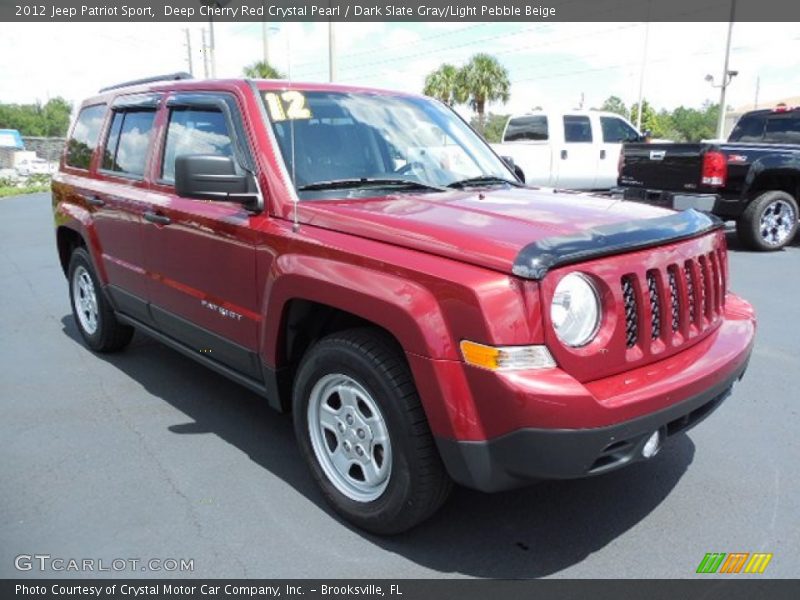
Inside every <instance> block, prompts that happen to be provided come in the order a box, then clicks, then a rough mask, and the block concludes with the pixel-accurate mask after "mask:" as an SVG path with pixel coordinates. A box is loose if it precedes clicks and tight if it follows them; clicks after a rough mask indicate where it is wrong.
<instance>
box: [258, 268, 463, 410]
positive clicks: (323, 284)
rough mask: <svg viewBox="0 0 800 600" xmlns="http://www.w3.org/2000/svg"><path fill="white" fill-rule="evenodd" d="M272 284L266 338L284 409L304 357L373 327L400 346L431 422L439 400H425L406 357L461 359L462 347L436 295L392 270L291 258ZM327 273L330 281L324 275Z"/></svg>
mask: <svg viewBox="0 0 800 600" xmlns="http://www.w3.org/2000/svg"><path fill="white" fill-rule="evenodd" d="M276 263H277V264H276V265H275V267H274V268H273V269H272V271H271V273H270V276H269V278H268V281H267V284H266V288H265V293H264V301H263V310H264V313H263V314H265V315H267V318H266V319H265V320H264V323H265V325H264V327H263V328H262V335H261V355H262V359H263V360H264V362H265V368H267V369H271V370H272V369H274V371H275V373H276V375H277V376H276V381H277V389H275V390H273V391H272V393H276V394H277V395H278V396H279V398H280V401H279V404H280V408H281V409H282V410H288V409H289V408H290V398H291V394H290V391H291V383H292V381H293V378H294V373H295V372H296V369H297V366H298V365H299V362H300V360H301V359H302V356H303V355H304V353H305V352H306V351H307V350H308V348H310V347H311V345H312V344H313V343H314V342H315V341H316V340H318V339H321V338H322V337H324V336H325V335H328V334H330V333H334V332H336V331H342V330H344V329H350V328H355V327H372V328H375V329H376V330H378V331H381V332H383V333H384V334H385V335H386V336H388V337H389V338H391V339H392V340H393V341H394V343H396V344H397V347H398V350H399V351H400V353H401V354H403V356H404V359H406V362H407V363H409V368H410V369H411V371H412V375H413V376H414V379H415V381H416V382H417V384H418V385H417V387H418V389H419V391H420V395H421V399H422V403H423V407H424V408H425V411H426V413H427V414H428V416H429V418H430V416H431V411H432V410H433V412H438V411H436V410H435V409H432V404H433V403H435V402H437V400H438V399H436V398H431V397H427V398H426V397H425V396H424V395H423V393H422V390H423V387H424V386H420V385H419V382H418V377H419V376H420V374H419V373H417V372H415V369H414V368H413V366H412V365H411V364H410V363H411V361H408V360H407V357H406V354H408V353H410V354H413V355H417V356H426V357H431V358H451V359H452V358H454V357H455V356H456V355H455V345H454V343H453V341H452V338H451V335H450V332H449V328H448V326H447V323H446V321H445V318H444V315H443V314H442V312H441V309H440V306H439V304H438V302H437V300H436V299H435V298H434V296H433V294H432V293H431V292H430V291H429V290H427V289H425V288H424V287H423V286H421V285H419V284H416V283H414V282H409V281H408V280H405V279H401V278H399V277H396V276H393V275H391V274H387V273H385V272H380V271H373V270H369V269H363V268H361V267H357V266H354V265H352V264H344V263H339V262H336V261H331V260H328V259H316V258H313V257H300V256H287V255H284V256H282V257H280V258H279V259H278V260H277V261H276ZM323 274H324V276H322V275H323Z"/></svg>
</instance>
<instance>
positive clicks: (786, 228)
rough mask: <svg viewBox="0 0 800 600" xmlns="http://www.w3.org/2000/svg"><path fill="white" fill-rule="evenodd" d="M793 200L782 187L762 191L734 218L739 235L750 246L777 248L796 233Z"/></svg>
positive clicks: (753, 247)
mask: <svg viewBox="0 0 800 600" xmlns="http://www.w3.org/2000/svg"><path fill="white" fill-rule="evenodd" d="M797 219H798V210H797V201H796V200H795V199H794V198H792V196H791V195H789V194H787V193H786V192H782V191H771V192H764V193H763V194H761V195H760V196H758V197H757V198H756V199H754V200H753V201H752V202H750V204H749V205H748V206H747V208H746V209H745V211H744V213H742V216H741V217H740V218H739V220H738V221H737V222H736V232H737V234H738V235H739V239H740V240H741V241H742V242H743V243H744V244H745V245H746V246H748V247H749V248H752V249H753V250H762V251H763V250H780V249H781V248H783V247H784V246H785V245H786V244H788V243H790V242H791V241H792V240H793V239H794V236H795V235H796V234H797V222H798V221H797Z"/></svg>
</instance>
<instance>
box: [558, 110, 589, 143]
mask: <svg viewBox="0 0 800 600" xmlns="http://www.w3.org/2000/svg"><path fill="white" fill-rule="evenodd" d="M564 141H565V142H571V143H587V142H588V143H591V141H592V125H591V123H590V122H589V117H584V116H579V115H567V116H565V117H564Z"/></svg>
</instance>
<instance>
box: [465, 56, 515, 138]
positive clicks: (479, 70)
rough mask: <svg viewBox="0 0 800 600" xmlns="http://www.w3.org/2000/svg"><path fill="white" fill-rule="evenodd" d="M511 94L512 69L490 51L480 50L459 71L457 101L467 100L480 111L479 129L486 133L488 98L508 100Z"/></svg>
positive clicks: (478, 113)
mask: <svg viewBox="0 0 800 600" xmlns="http://www.w3.org/2000/svg"><path fill="white" fill-rule="evenodd" d="M510 96H511V82H510V81H509V79H508V71H507V70H506V68H505V67H503V65H501V64H500V63H499V62H498V60H497V59H496V58H495V57H493V56H490V55H488V54H484V53H479V54H475V55H474V56H473V57H472V58H470V60H469V62H468V63H467V64H466V65H464V66H463V67H462V68H461V69H460V70H459V71H458V76H457V83H456V94H455V97H456V101H457V102H459V103H463V102H467V103H469V105H470V106H471V107H472V110H474V111H475V112H476V113H477V116H478V122H477V124H478V127H477V129H478V131H479V132H481V133H483V132H484V130H485V124H486V118H485V116H486V104H487V103H488V102H497V101H501V102H503V103H504V104H505V103H506V102H508V99H509V98H510Z"/></svg>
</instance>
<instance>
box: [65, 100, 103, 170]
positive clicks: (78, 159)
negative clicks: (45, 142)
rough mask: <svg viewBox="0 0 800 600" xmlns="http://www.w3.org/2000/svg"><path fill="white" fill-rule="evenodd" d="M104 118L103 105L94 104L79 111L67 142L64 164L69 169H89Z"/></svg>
mask: <svg viewBox="0 0 800 600" xmlns="http://www.w3.org/2000/svg"><path fill="white" fill-rule="evenodd" d="M105 116H106V105H105V104H96V105H95V106H87V107H86V108H83V109H81V112H80V113H79V114H78V119H77V120H76V121H75V127H73V128H72V136H71V137H70V138H69V141H68V142H67V156H66V163H67V164H68V165H69V166H70V167H77V168H78V169H88V168H89V163H91V161H92V153H93V152H94V149H95V147H96V146H97V140H98V138H99V137H100V129H101V128H102V126H103V119H104V118H105Z"/></svg>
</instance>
